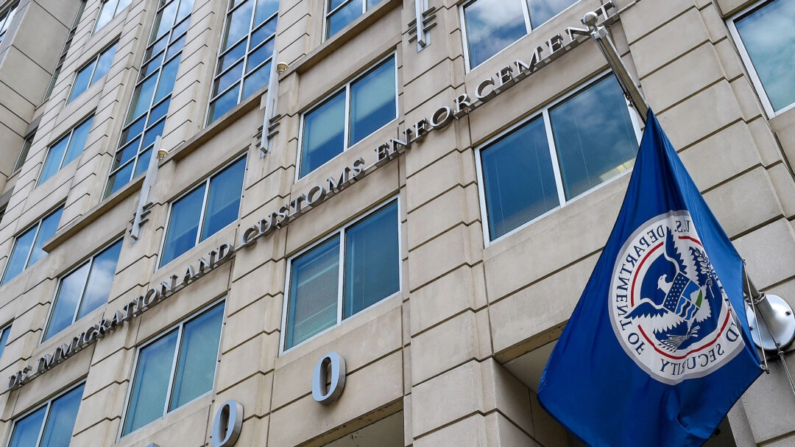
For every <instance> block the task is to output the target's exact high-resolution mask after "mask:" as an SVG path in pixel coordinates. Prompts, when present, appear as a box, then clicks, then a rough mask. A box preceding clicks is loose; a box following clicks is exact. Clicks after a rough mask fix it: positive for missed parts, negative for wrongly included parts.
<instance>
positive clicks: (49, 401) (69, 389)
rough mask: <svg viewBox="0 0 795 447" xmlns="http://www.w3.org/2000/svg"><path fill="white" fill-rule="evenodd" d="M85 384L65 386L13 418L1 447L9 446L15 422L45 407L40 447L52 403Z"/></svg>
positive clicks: (40, 432) (40, 431)
mask: <svg viewBox="0 0 795 447" xmlns="http://www.w3.org/2000/svg"><path fill="white" fill-rule="evenodd" d="M9 326H10V325H9ZM85 384H86V380H85V379H81V380H80V381H78V382H77V383H75V384H73V385H69V386H67V387H66V388H64V389H63V390H61V391H60V392H59V393H57V394H54V395H52V397H50V398H48V399H47V400H46V401H45V402H43V403H41V404H39V405H36V406H34V407H33V408H31V409H30V410H28V411H26V412H24V413H21V414H20V415H19V416H17V417H15V418H14V419H13V421H12V424H11V430H9V431H8V436H7V438H6V441H5V443H4V444H3V445H4V446H6V447H8V446H9V445H11V438H13V436H14V430H16V428H17V422H19V421H20V420H22V419H24V418H26V417H28V416H30V415H31V414H33V413H35V412H37V411H39V410H40V409H42V408H44V407H47V410H45V412H44V420H43V421H42V424H41V427H40V428H39V436H38V437H37V438H36V447H40V446H41V437H42V436H43V435H44V429H45V427H47V422H48V419H49V417H50V409H51V408H52V403H53V402H55V401H56V400H57V399H59V398H61V397H63V396H65V395H67V394H69V393H70V392H72V391H74V390H76V389H77V388H79V387H81V386H84V385H85ZM83 392H85V388H84V389H83ZM82 404H83V400H82V396H81V399H80V405H81V406H82ZM78 411H79V407H78ZM75 423H77V415H75ZM74 431H75V427H74V426H72V433H70V438H69V439H70V440H71V436H72V435H74Z"/></svg>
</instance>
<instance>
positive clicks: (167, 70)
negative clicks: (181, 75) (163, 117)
mask: <svg viewBox="0 0 795 447" xmlns="http://www.w3.org/2000/svg"><path fill="white" fill-rule="evenodd" d="M179 59H180V58H179V57H175V58H174V59H171V62H169V63H167V64H166V65H165V66H164V67H163V70H162V71H161V72H160V83H159V84H158V85H157V93H155V102H158V101H160V100H161V99H163V98H165V97H166V96H168V95H170V94H171V92H172V91H173V90H174V82H175V81H176V80H177V69H178V68H179Z"/></svg>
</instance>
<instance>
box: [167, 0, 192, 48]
mask: <svg viewBox="0 0 795 447" xmlns="http://www.w3.org/2000/svg"><path fill="white" fill-rule="evenodd" d="M188 3H190V8H191V9H193V0H190V1H187V0H183V1H182V3H181V5H180V7H179V9H180V11H182V7H183V6H185V7H187V6H186V5H188ZM189 12H190V11H189ZM177 20H181V18H180V17H178V18H177ZM189 26H190V20H182V21H181V22H179V23H178V24H177V25H176V26H175V27H174V30H173V31H172V33H171V37H170V39H171V41H172V42H173V41H174V40H175V39H177V38H178V37H180V36H181V35H182V34H183V33H184V32H185V31H187V30H188V27H189Z"/></svg>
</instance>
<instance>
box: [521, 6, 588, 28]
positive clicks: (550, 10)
mask: <svg viewBox="0 0 795 447" xmlns="http://www.w3.org/2000/svg"><path fill="white" fill-rule="evenodd" d="M577 1H578V0H530V2H529V4H528V6H529V7H530V23H531V24H532V25H533V28H538V27H539V26H541V25H543V24H544V23H545V22H546V21H547V20H549V19H551V18H552V17H555V16H556V15H558V14H560V13H561V11H563V10H564V9H566V8H568V7H569V6H571V5H573V4H575V3H577Z"/></svg>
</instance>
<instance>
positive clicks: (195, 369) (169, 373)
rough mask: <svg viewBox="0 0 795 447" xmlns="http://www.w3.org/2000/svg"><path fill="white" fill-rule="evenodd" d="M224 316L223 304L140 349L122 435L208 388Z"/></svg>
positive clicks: (213, 376)
mask: <svg viewBox="0 0 795 447" xmlns="http://www.w3.org/2000/svg"><path fill="white" fill-rule="evenodd" d="M223 317H224V304H223V303H221V304H218V305H215V306H213V307H212V308H210V309H209V310H207V311H205V312H203V313H202V314H200V315H199V316H197V317H196V318H194V319H192V320H190V321H188V322H186V323H183V324H180V325H179V327H177V328H176V329H174V330H172V331H171V332H168V333H167V334H166V335H164V336H162V337H161V338H160V339H158V340H155V341H154V342H152V343H150V344H149V345H147V346H145V347H143V348H141V350H140V351H139V353H138V361H137V366H136V368H135V375H134V376H133V385H132V390H131V391H130V400H129V403H128V405H127V415H126V419H125V421H124V428H123V429H122V436H125V435H127V434H129V433H131V432H133V431H135V430H138V429H139V428H141V427H143V426H145V425H147V424H149V423H151V422H153V421H155V420H157V419H160V418H161V417H163V416H164V415H165V414H166V413H168V412H170V411H172V410H176V409H177V408H179V407H181V406H182V405H184V404H186V403H188V402H190V401H192V400H194V399H196V398H197V397H199V396H201V395H203V394H205V393H207V392H209V391H210V390H212V386H213V380H214V378H215V366H216V364H217V360H218V347H219V345H220V340H221V329H222V327H223ZM175 356H176V357H175Z"/></svg>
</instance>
